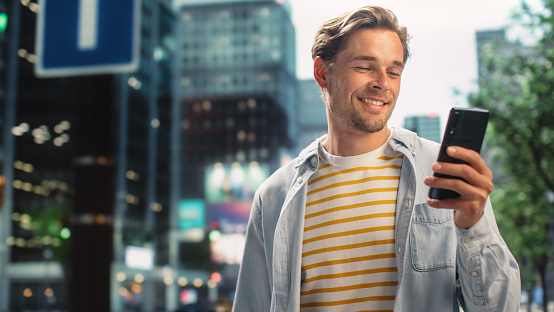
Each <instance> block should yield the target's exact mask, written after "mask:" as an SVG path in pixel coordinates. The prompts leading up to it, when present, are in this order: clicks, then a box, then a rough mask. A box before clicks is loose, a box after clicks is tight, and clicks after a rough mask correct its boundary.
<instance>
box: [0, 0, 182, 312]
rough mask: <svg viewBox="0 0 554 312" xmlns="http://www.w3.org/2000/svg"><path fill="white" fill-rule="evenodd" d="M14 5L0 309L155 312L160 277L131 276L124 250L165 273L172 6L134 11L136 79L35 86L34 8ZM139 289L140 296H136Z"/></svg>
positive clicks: (163, 0) (172, 130)
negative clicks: (136, 13) (137, 56)
mask: <svg viewBox="0 0 554 312" xmlns="http://www.w3.org/2000/svg"><path fill="white" fill-rule="evenodd" d="M11 3H12V4H13V5H15V6H16V8H17V9H18V11H19V12H20V17H21V18H14V19H13V22H12V21H10V22H11V23H10V27H16V28H17V32H16V33H19V34H20V35H19V36H17V38H10V39H11V40H15V41H12V42H17V43H18V46H17V49H13V50H10V51H8V53H9V56H10V57H12V58H13V59H15V61H14V62H11V63H9V65H10V66H12V67H13V66H15V67H16V68H17V70H16V71H14V70H12V71H11V72H10V74H11V75H12V76H11V77H15V78H16V80H15V83H14V86H15V87H14V88H13V90H10V92H12V94H13V95H14V98H15V103H14V104H16V105H14V108H15V109H16V111H15V113H14V115H15V119H14V120H11V119H10V122H11V123H12V124H13V125H14V126H13V127H8V128H6V127H4V129H3V130H4V133H6V135H5V136H4V137H10V135H11V138H13V146H9V147H7V148H8V150H9V151H10V152H13V154H12V156H13V157H12V158H13V161H10V163H9V164H8V165H7V166H4V168H9V169H10V170H8V171H7V172H6V170H5V172H4V174H5V175H6V176H7V179H6V180H7V183H8V185H9V187H8V188H7V189H6V191H7V192H10V193H11V194H13V200H11V201H10V202H8V203H5V204H4V205H3V206H2V218H1V222H2V229H3V232H2V235H0V236H1V237H0V239H1V241H2V244H4V243H6V245H7V248H2V249H1V252H0V256H1V257H2V263H1V264H2V274H1V275H0V279H1V280H2V287H0V291H1V293H0V310H3V311H4V310H5V311H8V310H12V311H20V310H45V309H46V310H68V309H69V310H72V311H121V310H124V309H126V310H128V309H135V308H137V307H140V308H142V309H145V310H146V311H154V310H163V309H165V303H166V300H165V299H166V298H165V291H164V289H165V284H164V282H163V277H162V276H160V275H156V274H154V273H151V272H152V271H151V270H148V269H147V268H145V267H144V266H142V267H141V268H137V267H133V263H132V261H130V262H129V260H133V257H132V256H129V253H128V251H129V250H131V249H130V247H134V248H139V249H140V250H142V251H145V252H146V253H147V254H152V255H155V256H152V259H151V261H150V263H149V265H150V266H152V267H154V268H155V267H161V266H167V265H168V259H169V256H168V248H167V236H168V235H167V233H168V228H169V219H170V213H169V212H170V210H171V209H170V207H171V199H172V196H173V195H172V192H173V191H175V190H176V189H178V188H179V187H178V184H176V183H175V179H174V172H176V170H173V168H172V166H173V165H174V164H175V163H176V162H175V161H173V159H172V158H171V157H172V156H175V153H173V151H174V150H175V149H173V148H172V144H173V145H174V143H175V142H176V138H177V136H176V131H177V128H176V127H175V126H174V125H176V122H178V120H177V118H175V117H174V116H176V114H175V112H174V111H173V110H174V109H175V107H176V105H175V104H176V102H175V101H174V98H173V96H172V92H173V91H174V89H173V87H174V85H173V84H172V81H173V74H172V73H173V65H172V62H173V59H174V57H173V56H174V54H175V44H174V35H173V22H174V20H175V16H174V13H173V11H172V9H171V5H170V1H168V0H148V1H147V0H145V1H141V8H140V12H141V14H140V15H141V16H140V17H141V18H140V21H141V24H140V35H141V46H140V54H141V57H140V66H139V69H138V70H137V71H136V72H133V73H127V74H117V75H115V74H109V73H106V74H100V75H93V76H74V77H59V78H40V79H39V78H37V77H35V75H34V71H33V66H34V63H35V60H36V57H37V56H36V51H35V29H36V20H37V13H38V12H40V9H41V8H40V7H39V6H38V4H37V3H36V2H33V1H21V2H19V1H11ZM12 9H13V7H12ZM68 27H69V26H68ZM10 33H11V32H10ZM16 39H17V40H16ZM6 159H9V158H6ZM6 216H7V217H6ZM6 228H7V229H9V231H8V232H6V231H5V230H4V229H6ZM132 250H133V251H135V250H137V249H132ZM143 254H144V253H143ZM142 259H144V257H142ZM135 260H136V259H135ZM6 262H7V263H6ZM127 262H129V263H127ZM131 273H132V274H131ZM137 274H141V275H142V276H143V280H140V279H139V278H136V276H137ZM137 284H138V286H135V285H137ZM133 286H134V288H133ZM139 288H140V289H144V291H145V292H144V293H145V294H148V295H144V296H141V295H140V294H139V295H137V296H133V295H136V294H137V291H138V289H139ZM126 291H127V293H126V294H127V296H125V295H122V294H125V292H126Z"/></svg>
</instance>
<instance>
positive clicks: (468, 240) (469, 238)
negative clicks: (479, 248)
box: [462, 237, 471, 244]
mask: <svg viewBox="0 0 554 312" xmlns="http://www.w3.org/2000/svg"><path fill="white" fill-rule="evenodd" d="M462 242H464V244H469V242H471V237H466V238H464V239H463V240H462Z"/></svg>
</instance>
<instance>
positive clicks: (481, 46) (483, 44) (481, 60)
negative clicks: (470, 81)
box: [475, 29, 508, 80]
mask: <svg viewBox="0 0 554 312" xmlns="http://www.w3.org/2000/svg"><path fill="white" fill-rule="evenodd" d="M475 40H476V43H477V70H478V72H477V73H478V77H479V80H481V79H484V78H486V76H487V68H486V65H485V58H486V56H487V55H488V54H490V52H491V50H492V48H493V46H499V47H502V46H506V45H507V44H508V42H507V40H506V30H505V29H492V30H482V31H478V32H476V33H475ZM499 51H500V53H506V52H507V49H502V48H500V49H499Z"/></svg>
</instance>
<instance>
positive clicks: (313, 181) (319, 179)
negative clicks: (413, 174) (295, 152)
mask: <svg viewBox="0 0 554 312" xmlns="http://www.w3.org/2000/svg"><path fill="white" fill-rule="evenodd" d="M379 169H402V166H397V165H386V166H374V167H356V168H350V169H346V170H342V171H337V172H333V173H329V174H326V175H322V176H321V177H319V178H317V179H313V180H312V181H310V182H308V185H312V184H314V183H316V182H319V181H321V180H323V179H327V178H330V177H334V176H338V175H341V174H346V173H352V172H357V171H366V170H379Z"/></svg>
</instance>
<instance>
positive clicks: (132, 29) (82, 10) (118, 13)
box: [35, 0, 140, 77]
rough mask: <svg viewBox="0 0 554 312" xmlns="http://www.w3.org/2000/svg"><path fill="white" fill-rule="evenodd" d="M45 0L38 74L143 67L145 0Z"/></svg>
mask: <svg viewBox="0 0 554 312" xmlns="http://www.w3.org/2000/svg"><path fill="white" fill-rule="evenodd" d="M39 1H40V2H39V5H40V8H41V9H40V11H39V13H38V22H37V36H36V42H35V44H36V54H37V62H36V63H35V74H36V75H37V77H63V76H77V75H79V76H80V75H93V74H110V73H124V72H132V71H135V70H137V68H138V63H139V38H140V21H139V20H140V0H117V1H114V0H76V1H67V0H39Z"/></svg>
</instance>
